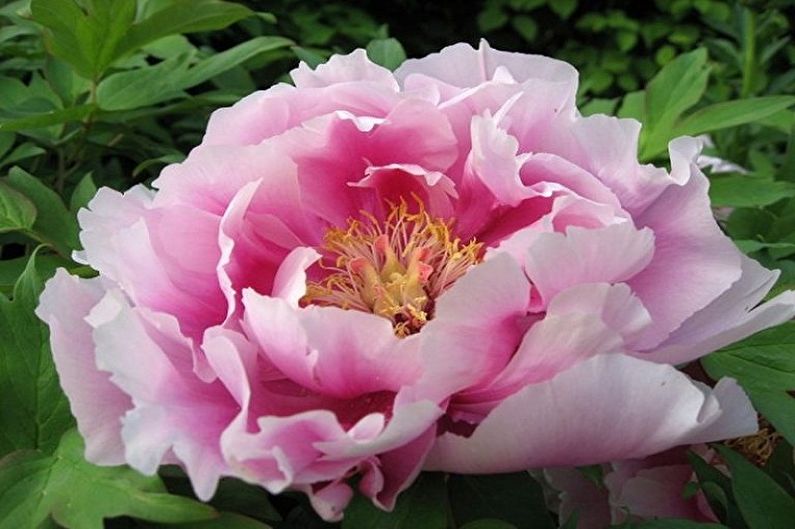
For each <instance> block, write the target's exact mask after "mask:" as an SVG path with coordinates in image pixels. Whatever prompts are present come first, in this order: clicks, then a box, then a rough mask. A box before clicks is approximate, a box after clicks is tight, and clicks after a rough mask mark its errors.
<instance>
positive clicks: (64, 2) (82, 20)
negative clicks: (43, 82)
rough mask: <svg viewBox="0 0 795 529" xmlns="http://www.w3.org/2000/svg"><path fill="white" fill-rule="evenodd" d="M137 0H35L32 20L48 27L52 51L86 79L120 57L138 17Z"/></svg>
mask: <svg viewBox="0 0 795 529" xmlns="http://www.w3.org/2000/svg"><path fill="white" fill-rule="evenodd" d="M136 3H137V2H136V1H135V0H87V1H85V2H82V3H77V2H76V1H75V0H32V1H31V4H30V9H31V14H32V16H33V20H35V21H36V22H38V23H39V24H41V25H42V26H44V27H45V28H46V32H45V42H46V44H47V47H48V49H49V50H50V52H51V53H52V54H53V55H55V56H56V57H58V58H59V59H62V60H64V61H66V62H68V63H69V64H71V65H72V66H73V67H74V68H75V71H77V73H78V74H80V75H81V76H83V77H85V78H86V79H97V78H98V77H99V76H100V74H101V73H102V72H104V71H105V69H106V68H107V67H108V66H110V64H111V63H112V62H113V61H114V60H115V59H116V58H118V56H119V52H118V49H117V48H118V46H119V43H120V42H121V40H122V38H123V37H124V36H125V35H126V34H127V32H128V30H129V28H130V25H131V24H132V22H133V18H134V17H135V8H136Z"/></svg>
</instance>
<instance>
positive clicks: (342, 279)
mask: <svg viewBox="0 0 795 529" xmlns="http://www.w3.org/2000/svg"><path fill="white" fill-rule="evenodd" d="M417 202H418V211H417V212H414V213H412V212H410V211H409V207H408V204H407V203H406V202H405V201H401V202H400V204H397V205H393V206H392V207H391V209H390V212H389V214H388V215H387V217H386V219H385V220H384V221H383V222H381V221H379V220H378V219H376V218H375V217H374V216H372V215H371V214H369V213H366V212H363V213H362V217H363V219H362V220H355V219H351V220H349V221H348V226H347V228H346V229H341V228H331V229H329V230H328V231H327V232H326V235H325V238H324V243H325V244H324V247H323V249H322V250H324V252H323V253H324V259H323V260H322V261H321V267H323V268H324V269H325V270H326V271H327V272H328V275H327V276H326V277H325V279H323V280H322V281H320V282H310V283H309V284H308V286H307V293H306V296H304V298H303V299H302V303H303V304H305V305H306V304H316V305H332V306H337V307H342V308H344V309H354V310H362V311H366V312H372V313H373V314H377V315H379V316H383V317H384V318H387V319H389V320H391V321H392V324H393V326H394V328H395V334H396V335H398V336H400V337H403V336H408V335H409V334H413V333H415V332H417V331H419V330H420V328H421V327H422V326H423V325H424V324H425V323H426V322H427V321H428V320H429V319H430V318H431V317H432V316H433V308H434V300H435V299H436V298H437V297H438V296H439V295H440V294H441V293H442V292H444V291H445V290H447V289H448V288H449V287H450V286H451V285H452V284H453V282H455V281H456V280H457V279H458V278H459V277H461V276H462V275H464V273H465V272H466V271H467V270H468V269H469V267H470V266H472V265H474V264H476V263H478V262H479V261H480V260H481V258H482V251H481V250H482V247H483V245H482V244H481V243H479V242H477V241H475V240H472V241H470V242H469V243H467V244H463V243H462V242H461V240H460V239H458V238H456V237H454V236H453V235H452V233H451V225H452V223H451V222H448V221H444V220H442V219H439V218H435V217H432V216H431V215H429V214H428V212H427V211H425V208H424V206H423V205H422V203H421V202H420V201H419V200H418V201H417ZM329 262H330V263H331V264H329Z"/></svg>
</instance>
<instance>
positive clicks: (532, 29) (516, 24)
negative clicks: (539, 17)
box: [511, 15, 538, 42]
mask: <svg viewBox="0 0 795 529" xmlns="http://www.w3.org/2000/svg"><path fill="white" fill-rule="evenodd" d="M511 25H512V26H513V29H515V30H516V32H517V33H519V35H521V36H522V38H523V39H524V40H526V41H527V42H533V41H534V40H535V39H536V36H537V35H538V24H536V21H535V20H533V19H532V18H531V17H529V16H527V15H516V16H515V17H513V18H512V19H511Z"/></svg>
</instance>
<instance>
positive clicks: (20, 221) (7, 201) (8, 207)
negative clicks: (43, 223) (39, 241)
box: [0, 182, 36, 233]
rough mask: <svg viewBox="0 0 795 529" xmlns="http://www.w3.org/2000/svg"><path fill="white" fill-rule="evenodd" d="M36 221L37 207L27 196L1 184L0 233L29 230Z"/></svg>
mask: <svg viewBox="0 0 795 529" xmlns="http://www.w3.org/2000/svg"><path fill="white" fill-rule="evenodd" d="M35 221H36V206H34V205H33V202H31V201H30V200H28V199H27V197H25V195H23V194H22V193H20V192H19V191H16V190H15V189H14V188H12V187H9V186H7V185H6V184H4V183H2V182H0V233H5V232H8V231H16V230H27V229H29V228H31V227H33V223H34V222H35Z"/></svg>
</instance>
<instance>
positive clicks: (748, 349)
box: [702, 322, 795, 390]
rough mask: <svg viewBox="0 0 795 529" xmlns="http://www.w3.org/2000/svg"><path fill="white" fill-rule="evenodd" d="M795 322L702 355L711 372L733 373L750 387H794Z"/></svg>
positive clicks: (712, 373)
mask: <svg viewBox="0 0 795 529" xmlns="http://www.w3.org/2000/svg"><path fill="white" fill-rule="evenodd" d="M793 349H795V322H788V323H785V324H783V325H779V326H778V327H774V328H772V329H767V330H764V331H762V332H760V333H757V334H755V335H754V336H751V337H750V338H746V339H745V340H742V341H740V342H737V343H735V344H732V345H730V346H728V347H725V348H723V349H721V350H720V351H717V352H715V353H712V354H711V355H709V356H707V357H705V358H703V359H702V365H703V366H704V368H705V369H706V370H707V373H708V374H709V376H711V377H712V378H714V379H718V378H721V377H724V376H729V377H734V378H736V379H737V380H739V381H740V383H741V384H742V385H743V386H744V387H746V388H748V387H752V386H753V387H759V388H762V389H784V390H792V389H795V355H794V354H792V351H793Z"/></svg>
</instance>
